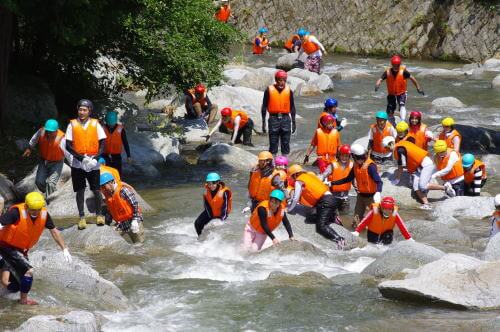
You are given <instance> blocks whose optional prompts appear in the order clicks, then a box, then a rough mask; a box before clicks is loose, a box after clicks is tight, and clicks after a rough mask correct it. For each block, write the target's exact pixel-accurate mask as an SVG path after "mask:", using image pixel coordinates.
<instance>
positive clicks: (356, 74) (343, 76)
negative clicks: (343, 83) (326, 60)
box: [332, 69, 370, 80]
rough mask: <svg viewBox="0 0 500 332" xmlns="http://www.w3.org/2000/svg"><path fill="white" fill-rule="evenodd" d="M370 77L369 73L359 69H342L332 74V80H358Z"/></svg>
mask: <svg viewBox="0 0 500 332" xmlns="http://www.w3.org/2000/svg"><path fill="white" fill-rule="evenodd" d="M369 77H370V74H369V73H367V72H365V71H362V70H359V69H340V70H337V71H335V72H333V73H332V78H334V79H337V80H356V79H365V78H369Z"/></svg>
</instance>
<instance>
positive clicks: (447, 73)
mask: <svg viewBox="0 0 500 332" xmlns="http://www.w3.org/2000/svg"><path fill="white" fill-rule="evenodd" d="M416 76H417V77H420V78H443V79H450V78H451V79H453V78H464V77H465V72H463V71H461V70H449V69H442V68H430V69H423V70H422V71H420V72H419V73H418V74H417V75H416Z"/></svg>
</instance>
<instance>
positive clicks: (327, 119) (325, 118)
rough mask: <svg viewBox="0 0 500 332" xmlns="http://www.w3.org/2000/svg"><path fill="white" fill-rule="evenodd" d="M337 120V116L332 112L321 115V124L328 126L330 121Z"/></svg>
mask: <svg viewBox="0 0 500 332" xmlns="http://www.w3.org/2000/svg"><path fill="white" fill-rule="evenodd" d="M333 121H335V118H334V117H333V115H331V114H325V115H323V116H322V117H321V120H320V122H321V124H322V125H323V126H326V125H327V124H328V123H330V122H333Z"/></svg>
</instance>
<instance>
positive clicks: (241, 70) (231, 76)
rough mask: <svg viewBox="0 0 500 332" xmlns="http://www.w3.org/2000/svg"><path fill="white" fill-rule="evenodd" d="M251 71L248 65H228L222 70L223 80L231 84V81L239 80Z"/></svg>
mask: <svg viewBox="0 0 500 332" xmlns="http://www.w3.org/2000/svg"><path fill="white" fill-rule="evenodd" d="M252 71H253V68H250V67H229V68H227V69H225V70H224V71H223V72H222V76H224V80H225V81H226V82H228V83H229V84H230V85H232V83H233V82H239V81H241V80H242V79H243V77H245V75H246V74H248V73H250V72H252Z"/></svg>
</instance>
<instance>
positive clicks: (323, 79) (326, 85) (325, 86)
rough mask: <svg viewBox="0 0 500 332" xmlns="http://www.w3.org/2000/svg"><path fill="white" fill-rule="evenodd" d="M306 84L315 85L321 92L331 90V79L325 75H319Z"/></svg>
mask: <svg viewBox="0 0 500 332" xmlns="http://www.w3.org/2000/svg"><path fill="white" fill-rule="evenodd" d="M308 84H311V85H316V86H317V87H318V88H319V89H320V90H321V91H327V90H332V89H333V82H332V79H331V78H330V77H329V76H328V75H326V74H321V75H319V76H318V77H317V78H314V79H311V80H309V82H308Z"/></svg>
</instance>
